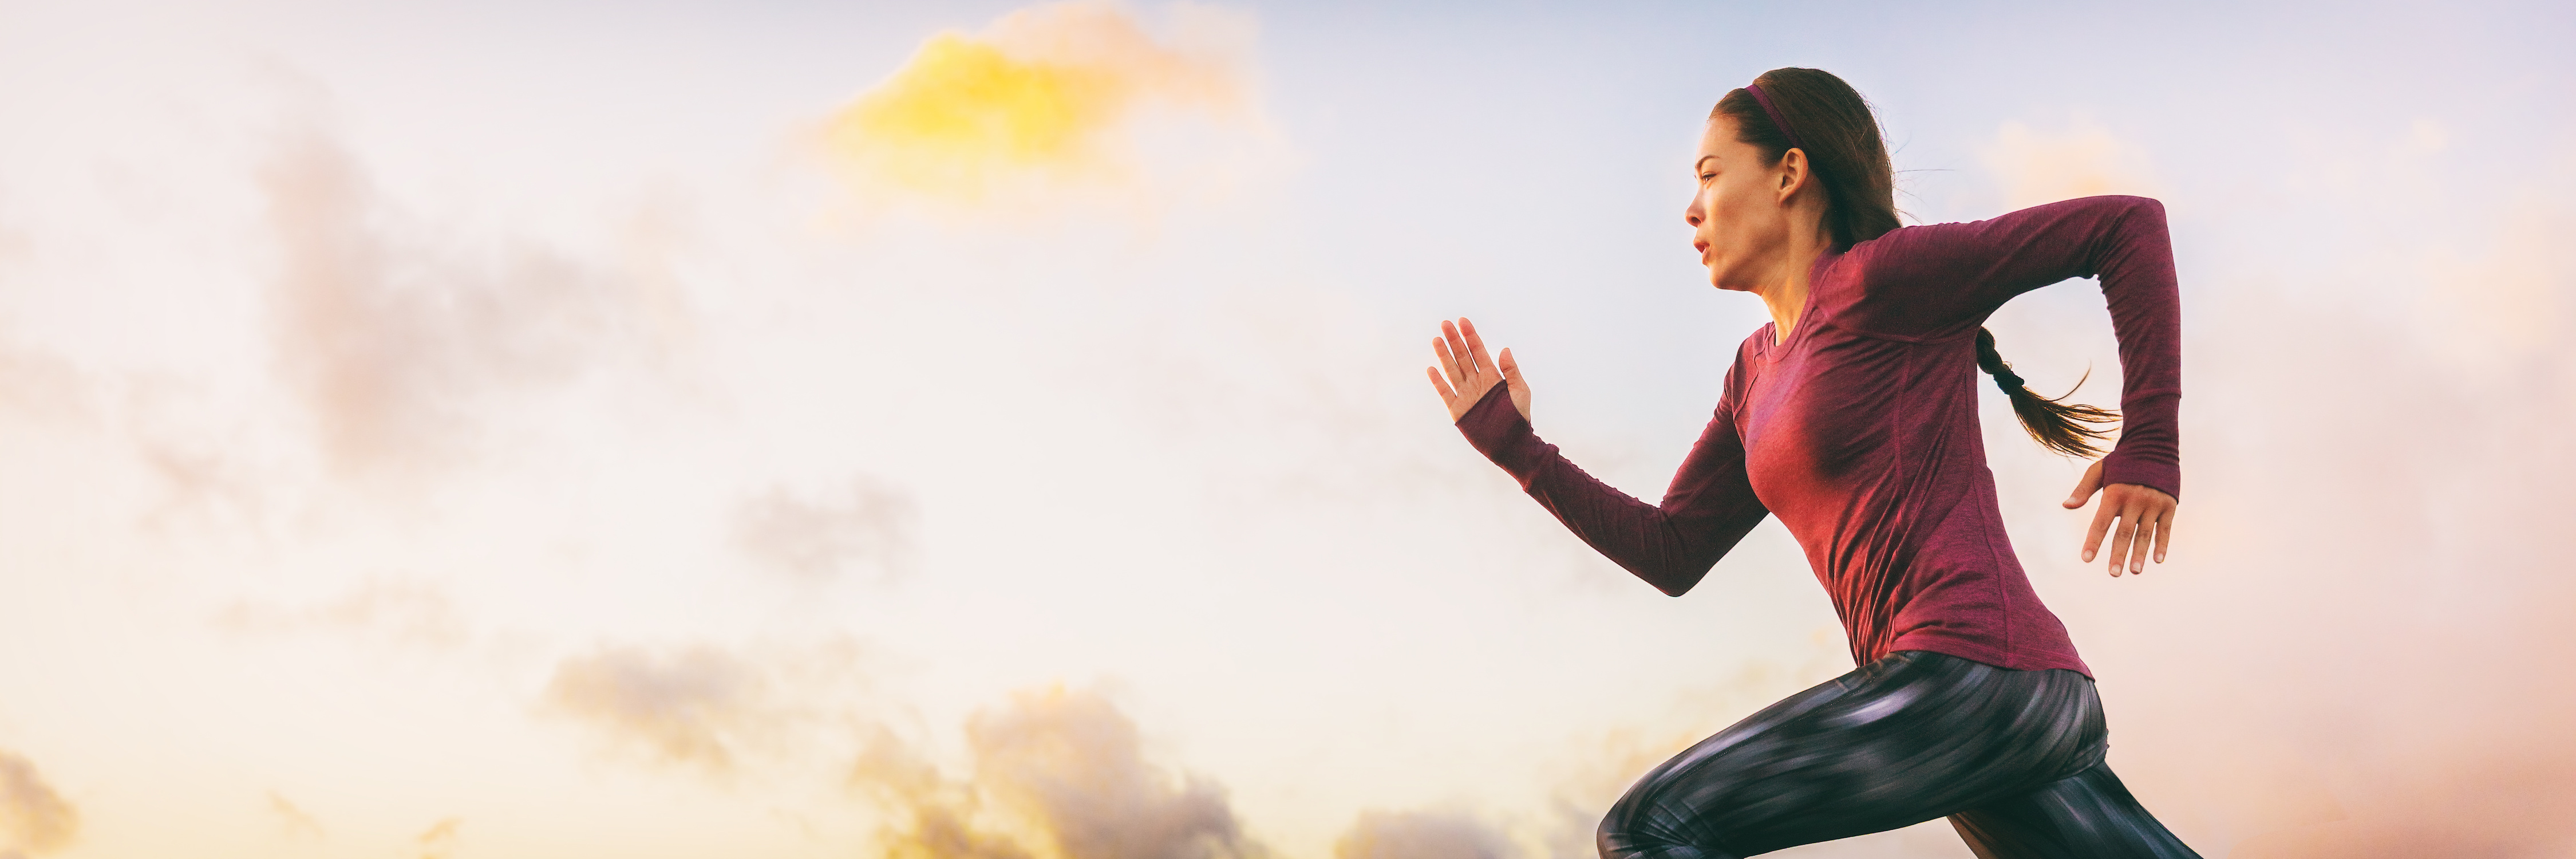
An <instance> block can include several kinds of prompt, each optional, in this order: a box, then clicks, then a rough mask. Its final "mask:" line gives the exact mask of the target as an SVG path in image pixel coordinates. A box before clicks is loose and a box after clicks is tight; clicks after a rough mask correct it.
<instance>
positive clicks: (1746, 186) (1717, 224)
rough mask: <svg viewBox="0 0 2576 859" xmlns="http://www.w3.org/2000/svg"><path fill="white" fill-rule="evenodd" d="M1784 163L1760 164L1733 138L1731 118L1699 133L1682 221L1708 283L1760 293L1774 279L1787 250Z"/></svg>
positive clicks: (1753, 151)
mask: <svg viewBox="0 0 2576 859" xmlns="http://www.w3.org/2000/svg"><path fill="white" fill-rule="evenodd" d="M1788 167H1789V160H1788V159H1786V158H1783V159H1781V160H1780V161H1778V162H1774V163H1768V164H1766V163H1764V162H1763V159H1762V151H1761V150H1759V149H1756V148H1754V147H1753V145H1752V144H1749V143H1745V142H1743V141H1740V140H1737V139H1735V118H1734V117H1731V116H1724V115H1720V116H1718V117H1716V118H1714V119H1711V120H1709V121H1708V128H1707V129H1706V130H1705V131H1703V132H1702V133H1701V134H1700V138H1699V154H1698V156H1697V158H1696V159H1695V160H1693V161H1692V164H1691V175H1692V178H1693V179H1695V180H1696V181H1697V182H1698V183H1699V192H1698V193H1697V194H1694V195H1692V196H1691V203H1690V208H1689V209H1687V210H1684V211H1683V213H1682V217H1683V218H1684V219H1686V220H1688V221H1690V225H1691V246H1692V247H1695V248H1698V249H1699V261H1700V264H1701V265H1704V266H1707V267H1708V282H1709V284H1710V285H1713V286H1715V287H1717V288H1719V289H1733V290H1743V291H1748V292H1760V291H1761V290H1762V288H1763V287H1765V286H1767V285H1768V284H1769V282H1770V281H1773V280H1777V279H1778V270H1779V268H1780V264H1781V262H1782V261H1783V260H1785V259H1786V255H1787V252H1788V248H1789V237H1790V236H1789V210H1790V205H1789V204H1790V199H1791V197H1792V196H1793V195H1792V193H1791V191H1792V190H1793V188H1794V186H1793V185H1792V184H1791V183H1790V181H1789V180H1790V179H1791V171H1790V170H1789V169H1787V168H1788Z"/></svg>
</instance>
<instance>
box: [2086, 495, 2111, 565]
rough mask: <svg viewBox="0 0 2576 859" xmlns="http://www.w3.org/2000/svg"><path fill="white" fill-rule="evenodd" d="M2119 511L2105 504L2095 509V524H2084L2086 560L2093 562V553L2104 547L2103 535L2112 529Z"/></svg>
mask: <svg viewBox="0 0 2576 859" xmlns="http://www.w3.org/2000/svg"><path fill="white" fill-rule="evenodd" d="M2118 515H2119V512H2118V511H2116V510H2113V509H2111V505H2109V504H2104V505H2102V506H2101V507H2099V508H2095V509H2094V511H2093V524H2090V525H2086V526H2084V562H2085V563H2088V564H2089V563H2092V562H2093V553H2094V552H2095V551H2097V550H2099V549H2101V548H2102V535H2103V534H2104V533H2105V532H2108V531H2110V530H2111V520H2112V519H2113V518H2114V517H2116V516H2118Z"/></svg>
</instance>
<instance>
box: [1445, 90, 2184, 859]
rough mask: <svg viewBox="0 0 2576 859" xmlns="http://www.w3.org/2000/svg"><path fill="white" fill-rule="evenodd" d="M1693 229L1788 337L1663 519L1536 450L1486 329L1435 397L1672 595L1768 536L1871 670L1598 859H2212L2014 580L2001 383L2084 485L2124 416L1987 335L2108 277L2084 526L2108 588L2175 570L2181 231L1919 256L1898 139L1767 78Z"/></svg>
mask: <svg viewBox="0 0 2576 859" xmlns="http://www.w3.org/2000/svg"><path fill="white" fill-rule="evenodd" d="M1691 173H1692V175H1693V176H1694V177H1695V179H1696V180H1697V182H1698V193H1697V194H1696V195H1694V196H1693V197H1692V198H1691V203H1690V207H1689V208H1688V209H1687V210H1685V212H1684V217H1685V219H1687V220H1688V221H1689V222H1690V225H1691V227H1692V230H1693V241H1692V245H1693V246H1694V247H1696V248H1697V249H1698V250H1699V252H1700V262H1701V263H1702V264H1704V265H1706V266H1707V267H1708V274H1709V282H1710V283H1711V284H1713V285H1715V286H1716V287H1717V288H1719V289H1727V290H1736V291H1741V292H1750V293H1753V294H1755V295H1758V296H1761V298H1762V303H1763V304H1764V305H1765V306H1767V307H1769V308H1770V311H1771V318H1772V322H1771V324H1768V325H1765V326H1763V327H1762V329H1761V330H1759V331H1755V332H1754V333H1753V336H1752V337H1750V338H1748V339H1746V340H1745V341H1744V344H1743V345H1742V346H1740V347H1738V348H1737V350H1736V353H1735V364H1734V366H1733V367H1732V368H1730V369H1728V370H1727V373H1726V386H1725V391H1724V394H1723V395H1722V396H1721V397H1720V398H1719V399H1718V403H1717V413H1716V415H1715V417H1714V418H1713V419H1712V420H1710V421H1709V424H1708V428H1707V430H1705V431H1704V432H1702V433H1701V434H1700V438H1699V441H1698V442H1697V443H1696V444H1694V445H1692V447H1691V450H1690V454H1689V456H1688V457H1687V458H1685V459H1684V460H1683V461H1682V466H1681V471H1680V472H1679V473H1677V474H1675V475H1674V476H1673V482H1672V485H1671V487H1670V488H1668V489H1666V490H1665V492H1664V499H1663V503H1661V504H1647V503H1644V502H1642V501H1639V500H1637V499H1635V498H1631V497H1629V496H1628V495H1626V494H1624V493H1621V492H1619V491H1618V490H1616V489H1612V488H1610V487H1609V486H1606V485H1604V484H1602V483H1601V482H1600V481H1598V480H1595V479H1593V478H1592V477H1591V476H1590V475H1587V474H1585V473H1583V471H1582V470H1581V469H1578V468H1576V467H1574V465H1573V463H1570V462H1567V461H1566V460H1565V458H1564V457H1563V456H1560V455H1558V453H1557V449H1556V447H1555V446H1554V445H1550V444H1548V443H1546V442H1543V441H1540V440H1539V438H1538V436H1537V435H1535V434H1533V433H1532V432H1531V429H1530V421H1529V416H1530V387H1529V383H1528V382H1527V381H1526V380H1524V379H1523V378H1522V377H1521V368H1520V365H1519V364H1518V363H1516V362H1515V361H1514V360H1513V359H1512V353H1511V350H1509V349H1505V350H1503V352H1502V355H1501V359H1500V360H1496V359H1495V358H1494V357H1493V356H1492V355H1490V354H1489V353H1487V351H1486V347H1485V343H1484V340H1483V339H1482V338H1481V337H1479V336H1478V335H1477V332H1476V327H1475V325H1474V324H1472V323H1470V322H1468V321H1467V320H1465V319H1459V320H1457V322H1456V324H1454V325H1453V324H1451V323H1448V322H1442V323H1441V326H1440V327H1441V336H1440V337H1439V338H1437V339H1435V340H1433V341H1432V350H1433V352H1435V353H1436V354H1437V355H1438V357H1439V361H1440V366H1439V367H1437V368H1434V369H1433V370H1432V371H1431V384H1432V386H1433V387H1434V388H1437V389H1438V390H1439V392H1440V396H1441V397H1442V399H1444V400H1446V401H1447V402H1448V404H1449V415H1450V417H1451V418H1452V419H1454V420H1455V421H1456V422H1457V425H1458V429H1459V430H1460V431H1461V432H1463V433H1465V434H1466V436H1467V440H1468V441H1469V442H1470V443H1472V444H1474V445H1475V447H1476V449H1477V450H1478V451H1480V452H1482V453H1484V454H1485V456H1486V457H1487V458H1489V459H1491V460H1493V461H1494V463H1495V464H1496V465H1499V466H1501V467H1502V468H1503V470H1504V471H1507V472H1509V473H1510V474H1511V475H1512V477H1513V478H1515V479H1517V480H1519V481H1520V484H1521V486H1522V488H1523V489H1525V490H1527V491H1528V492H1529V494H1530V497H1532V498H1536V499H1538V502H1539V504H1541V505H1542V506H1545V507H1546V508H1547V509H1548V511H1549V512H1551V513H1554V514H1555V515H1556V517H1557V519H1558V520H1559V521H1562V522H1564V523H1565V526H1566V527H1567V528H1569V529H1572V530H1573V531H1574V533H1575V535H1576V536H1578V537H1581V538H1582V539H1583V540H1584V542H1586V543H1589V544H1591V545H1592V547H1593V548H1594V549H1597V550H1599V551H1600V552H1601V553H1602V554H1603V555H1606V556H1608V557H1609V558H1610V559H1611V560H1613V561H1616V562H1618V564H1619V565H1620V566H1622V567H1625V568H1627V569H1628V571H1629V572H1632V573H1635V574H1636V575H1637V577H1638V578H1641V579H1644V580H1646V582H1647V583H1648V584H1651V585H1654V586H1655V588H1656V589H1658V590H1661V591H1663V592H1664V593H1666V594H1671V595H1674V596H1680V595H1681V594H1682V593H1683V592H1684V591H1687V590H1690V588H1691V586H1692V585H1693V584H1696V583H1698V582H1699V580H1700V578H1701V577H1702V576H1704V575H1706V574H1707V572H1708V570H1709V568H1710V567H1711V566H1712V565H1714V564H1716V563H1717V561H1718V559H1719V558H1721V557H1723V556H1725V554H1726V552H1727V550H1728V549H1730V548H1732V547H1734V546H1735V544H1736V542H1737V541H1739V540H1741V539H1743V538H1744V535H1745V533H1746V532H1748V531H1751V530H1753V526H1754V525H1756V524H1758V523H1760V522H1761V521H1762V518H1763V517H1765V516H1773V515H1776V516H1779V517H1780V522H1781V524H1783V525H1786V526H1787V527H1788V529H1789V533H1790V534H1791V535H1792V536H1794V537H1796V538H1797V541H1798V545H1799V546H1800V547H1801V548H1802V549H1804V550H1805V551H1806V554H1807V562H1808V564H1809V565H1810V566H1812V567H1813V568H1814V570H1815V573H1816V578H1817V579H1818V580H1819V581H1821V582H1823V583H1824V586H1825V590H1826V591H1827V592H1828V593H1830V594H1831V595H1832V597H1833V604H1834V610H1835V612H1836V613H1837V614H1838V615H1840V616H1841V618H1842V622H1843V630H1844V632H1845V633H1846V635H1848V637H1849V639H1850V642H1851V651H1852V659H1853V662H1854V663H1855V664H1856V665H1858V666H1859V668H1857V669H1855V670H1853V671H1852V672H1851V673H1848V674H1845V675H1843V676H1841V677H1838V678H1835V679H1834V680H1832V681H1830V682H1827V683H1824V684H1822V685H1819V686H1816V687H1815V688H1812V689H1808V690H1806V691H1804V692H1800V693H1798V694H1796V695H1792V696H1790V697H1789V698H1788V699H1787V700H1784V701H1781V702H1780V703H1778V704H1774V705H1772V706H1771V707H1769V708H1767V709H1764V710H1763V711H1761V712H1759V713H1755V714H1753V715H1752V716H1751V717H1749V718H1746V719H1745V720H1744V721H1741V722H1738V723H1736V724H1735V725H1733V726H1732V727H1729V728H1727V729H1726V730H1723V731H1720V732H1718V733H1717V735H1715V736H1712V737H1709V738H1708V739H1707V740H1704V741H1701V742H1700V743H1699V744H1698V745H1695V746H1692V747H1691V748H1690V749H1689V750H1688V751H1684V752H1682V753H1681V754H1680V755H1679V756H1676V757H1674V758H1673V759H1672V760H1669V761H1666V762H1664V763H1663V765H1661V766H1658V767H1656V768H1655V769H1654V770H1653V771H1651V772H1648V773H1646V775H1645V776H1644V777H1643V778H1641V779H1639V780H1638V781H1637V783H1636V785H1635V786H1633V787H1631V788H1629V790H1628V793H1627V795H1626V796H1624V797H1622V798H1621V799H1620V800H1619V802H1618V804H1617V805H1615V806H1613V807H1612V808H1611V810H1610V813H1609V815H1608V817H1607V818H1605V819H1604V820H1603V821H1602V822H1601V829H1600V834H1599V838H1598V842H1599V846H1600V851H1601V855H1602V856H1603V857H1604V859H1628V857H1670V859H1681V857H1694V859H1696V857H1741V856H1752V855H1755V854H1760V853H1767V852H1770V851H1773V850H1779V849H1781V848H1784V847H1790V846H1794V845H1799V844H1809V843H1814V842H1818V841H1827V840H1832V839H1836V838H1844V837H1849V836H1853V835H1861V834H1866V833H1871V832H1879V831H1884V830H1889V829H1895V828H1898V827H1902V826H1908V825H1912V824H1915V823H1920V822H1923V821H1926V820H1931V819H1933V818H1936V817H1943V816H1947V817H1948V818H1949V819H1950V822H1951V824H1952V826H1953V827H1955V828H1956V829H1957V830H1958V832H1959V836H1960V837H1961V838H1962V839H1965V840H1966V841H1967V842H1968V845H1969V847H1970V848H1972V849H1973V850H1975V851H1976V853H1977V855H1978V856H1980V857H1986V859H1996V857H2087V859H2095V858H2096V857H2196V856H2197V854H2195V853H2193V852H2192V851H2191V849H2190V848H2189V847H2185V846H2184V845H2183V844H2182V842H2181V841H2180V840H2178V839H2176V838H2175V837H2174V836H2173V834H2172V833H2171V832H2168V831H2167V830H2166V829H2165V827H2164V826H2163V825H2162V824H2159V823H2157V822H2156V820H2155V818H2154V817H2153V816H2151V815H2149V814H2148V813H2147V811H2146V809H2145V808H2143V807H2141V806H2139V804H2138V802H2137V800H2136V799H2135V798H2133V797H2131V796H2130V795H2129V792H2128V790H2127V789H2125V788H2123V787H2122V786H2121V784H2120V780H2119V779H2118V778H2116V777H2114V776H2113V775H2112V774H2111V770H2110V769H2109V768H2108V767H2106V766H2104V764H2103V754H2104V751H2105V749H2106V744H2105V727H2104V724H2103V718H2102V705H2101V700H2100V699H2099V698H2097V697H2096V696H2095V694H2094V689H2093V679H2092V671H2091V670H2090V669H2088V668H2086V667H2085V665H2084V661H2083V660H2081V659H2079V658H2077V657H2076V655H2075V646H2074V644H2073V643H2072V642H2070V641H2069V640H2068V639H2067V635H2066V627H2065V626H2064V625H2063V624H2061V623H2059V622H2058V620H2057V617H2056V615H2053V614H2051V613H2049V611H2048V609H2047V608H2046V607H2044V606H2042V605H2040V602H2039V597H2038V595H2037V594H2036V593H2034V592H2033V591H2032V590H2031V587H2030V581H2029V579H2028V577H2026V576H2025V575H2023V573H2022V569H2021V564H2020V563H2019V562H2018V561H2017V560H2015V559H2014V557H2013V550H2012V544H2011V542H2010V541H2009V540H2008V539H2007V538H2006V535H2005V533H2004V525H2003V515H2002V512H2001V510H2000V508H1999V507H1998V505H1997V503H1996V500H1995V483H1994V475H1993V473H1992V472H1989V471H1988V470H1987V469H1986V453H1985V446H1984V444H1983V441H1982V436H1981V435H1980V434H1979V432H1978V423H1977V390H1976V387H1977V384H1978V382H1979V380H1978V379H1977V373H1978V371H1979V370H1980V369H1982V370H1983V371H1985V372H1986V373H1989V374H1992V376H1993V379H1994V383H1995V384H1996V385H1997V386H1999V387H2001V388H2003V390H2004V393H2006V394H2007V395H2009V396H2010V397H2011V400H2012V404H2013V411H2014V412H2015V413H2016V414H2017V415H2019V417H2020V418H2021V421H2022V423H2023V425H2024V426H2025V428H2027V429H2028V430H2029V431H2030V433H2031V435H2032V436H2033V437H2034V438H2036V439H2038V440H2039V442H2040V443H2041V444H2043V445H2046V446H2047V447H2049V448H2051V449H2052V450H2056V451H2058V452H2061V453H2066V454H2070V455H2092V454H2094V453H2096V452H2097V451H2096V450H2095V448H2094V447H2093V445H2092V443H2093V442H2094V441H2096V440H2098V439H2100V438H2104V437H2106V436H2107V434H2108V433H2107V430H2105V429H2102V428H2100V427H2098V426H2096V425H2099V424H2103V423H2106V422H2108V421H2110V420H2111V419H2113V418H2114V417H2115V416H2114V414H2113V413H2111V412H2106V411H2103V410H2099V409H2093V408H2090V407H2086V406H2079V405H2073V404H2068V403H2062V402H2058V401H2056V400H2052V399H2049V398H2046V397H2042V396H2040V395H2039V394H2037V393H2034V392H2032V391H2031V390H2030V389H2029V388H2028V387H2026V386H2024V385H2023V384H2022V380H2021V379H2020V378H2019V377H2017V376H2015V375H2013V373H2012V371H2011V368H2010V365H2008V364H2006V363H2004V361H2003V359H2002V358H2001V357H2000V356H1999V355H1997V353H1996V352H1995V346H1994V338H1993V336H1992V335H1990V334H1988V333H1987V332H1986V330H1985V329H1984V327H1983V325H1984V322H1985V319H1986V317H1987V316H1988V315H1990V314H1992V313H1993V312H1994V311H1995V309H1996V308H1997V307H1999V306H2001V305H2002V304H2003V303H2004V302H2005V301H2006V300H2009V299H2011V298H2012V297H2013V296H2015V295H2019V294H2021V293H2024V292H2028V291H2030V290H2033V289H2037V288H2039V287H2042V286H2047V285H2049V284H2052V283H2056V282H2058V281H2061V280H2065V279H2068V278H2075V277H2095V276H2098V277H2100V278H2101V283H2102V292H2103V295H2104V296H2105V297H2106V298H2107V299H2108V301H2109V305H2110V310H2111V321H2112V326H2113V331H2114V333H2115V334H2116V335H2117V336H2118V338H2119V347H2120V368H2121V397H2120V405H2121V408H2122V410H2123V411H2124V412H2125V413H2126V424H2125V427H2124V428H2123V431H2122V432H2121V433H2120V436H2119V443H2118V445H2117V446H2116V447H2114V448H2113V449H2112V450H2111V452H2110V454H2109V455H2107V456H2104V457H2102V458H2101V459H2100V460H2098V461H2096V462H2094V463H2093V465H2092V467H2090V468H2088V469H2086V470H2085V472H2084V477H2083V478H2082V479H2081V480H2080V481H2078V483H2077V484H2076V487H2075V491H2074V493H2073V494H2072V495H2071V496H2069V497H2068V498H2067V499H2066V502H2065V505H2066V506H2067V507H2068V508H2080V507H2082V506H2083V505H2084V504H2085V503H2086V502H2087V501H2088V500H2090V499H2091V498H2092V496H2093V495H2095V494H2096V492H2097V490H2098V491H2099V493H2100V495H2101V496H2102V501H2101V507H2100V510H2099V511H2098V512H2097V513H2096V514H2095V515H2094V517H2093V521H2092V525H2091V527H2090V530H2089V533H2088V534H2087V536H2086V538H2085V541H2084V559H2085V560H2086V561H2088V562H2090V561H2092V560H2093V559H2094V558H2095V557H2096V553H2097V552H2098V551H2099V550H2101V549H2103V548H2104V547H2103V545H2102V543H2103V538H2104V537H2105V536H2106V534H2107V535H2108V536H2109V538H2110V545H2109V546H2108V555H2109V568H2110V574H2111V575H2113V576H2118V575H2120V574H2121V573H2122V572H2124V571H2125V572H2128V573H2133V574H2134V573H2140V572H2144V571H2145V568H2146V562H2147V556H2148V555H2149V554H2150V553H2151V552H2152V554H2153V555H2154V556H2155V559H2156V561H2157V562H2158V563H2162V562H2163V561H2164V557H2165V549H2166V546H2167V545H2168V544H2169V543H2170V542H2171V541H2172V538H2173V521H2174V506H2175V498H2176V497H2177V496H2179V495H2180V494H2181V479H2180V478H2181V464H2180V460H2179V458H2178V456H2177V452H2176V438H2175V426H2174V410H2175V406H2176V404H2177V402H2178V401H2179V400H2180V398H2181V376H2182V374H2181V342H2180V341H2181V338H2180V328H2181V324H2180V319H2181V310H2180V299H2179V295H2178V293H2177V291H2176V288H2175V282H2174V264H2173V250H2172V247H2171V243H2170V241H2169V240H2168V238H2167V235H2166V230H2165V216H2164V208H2163V206H2161V205H2160V204H2158V203H2157V202H2156V201H2154V200H2149V199H2144V198H2139V197H2091V198H2086V199H2081V200H2069V201H2066V202H2062V203H2052V204H2049V205H2045V206H2038V207H2034V208H2030V209H2024V210H2022V211H2019V212H2014V213H2011V214H2008V215H2004V216H2002V217H1999V218H1995V219H1994V220H1990V221H1979V222H1976V223H1969V224H1937V225H1930V226H1917V227H1899V226H1898V224H1897V218H1896V204H1895V194H1894V179H1895V177H1894V175H1893V171H1892V169H1891V167H1890V166H1889V162H1888V156H1887V147H1886V144H1885V143H1884V142H1883V141H1882V140H1881V138H1880V134H1879V127H1878V121H1877V118H1876V117H1875V116H1873V115H1872V114H1871V112H1870V108H1869V105H1868V103H1867V102H1865V101H1863V100H1862V98H1861V96H1860V93H1858V92H1855V91H1854V90H1853V89H1852V88H1851V86H1850V85H1849V84H1846V83H1844V82H1843V81H1842V79H1841V78H1837V77H1835V76H1833V75H1831V74H1827V73H1825V72H1822V71H1817V70H1814V69H1796V68H1788V69H1774V70H1772V71H1769V72H1766V73H1764V74H1763V75H1762V76H1761V77H1759V78H1756V79H1754V82H1753V84H1752V85H1750V86H1747V87H1745V88H1743V89H1738V90H1734V91H1731V92H1728V93H1727V94H1726V97H1725V98H1722V99H1720V100H1719V101H1718V103H1717V107H1716V109H1715V110H1713V111H1711V112H1710V114H1709V120H1708V126H1707V129H1706V132H1705V133H1704V134H1703V135H1702V138H1701V141H1700V146H1699V153H1698V156H1697V158H1696V159H1695V160H1694V161H1693V162H1692V165H1691Z"/></svg>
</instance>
